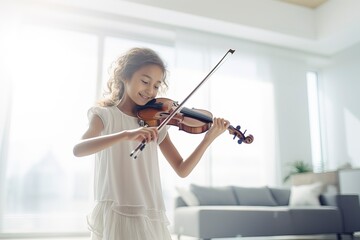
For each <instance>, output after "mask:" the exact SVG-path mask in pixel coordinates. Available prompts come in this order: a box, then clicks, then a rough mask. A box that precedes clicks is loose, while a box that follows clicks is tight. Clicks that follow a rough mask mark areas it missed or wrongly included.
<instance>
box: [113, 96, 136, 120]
mask: <svg viewBox="0 0 360 240" xmlns="http://www.w3.org/2000/svg"><path fill="white" fill-rule="evenodd" d="M116 107H117V108H118V109H119V110H120V111H122V112H123V113H125V114H126V115H129V116H133V117H136V116H137V111H136V104H135V103H134V102H133V101H130V100H126V99H125V97H124V98H122V99H121V100H120V102H119V104H118V105H117V106H116Z"/></svg>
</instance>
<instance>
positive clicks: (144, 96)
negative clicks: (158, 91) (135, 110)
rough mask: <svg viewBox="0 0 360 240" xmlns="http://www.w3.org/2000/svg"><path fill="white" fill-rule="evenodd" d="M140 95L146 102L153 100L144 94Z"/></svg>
mask: <svg viewBox="0 0 360 240" xmlns="http://www.w3.org/2000/svg"><path fill="white" fill-rule="evenodd" d="M139 95H140V97H141V98H142V99H144V100H146V101H149V100H150V99H151V97H148V96H146V95H143V94H141V93H139Z"/></svg>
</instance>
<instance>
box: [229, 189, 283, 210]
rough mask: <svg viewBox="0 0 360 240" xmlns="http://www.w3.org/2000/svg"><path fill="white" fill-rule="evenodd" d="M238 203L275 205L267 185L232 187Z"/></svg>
mask: <svg viewBox="0 0 360 240" xmlns="http://www.w3.org/2000/svg"><path fill="white" fill-rule="evenodd" d="M233 189H234V192H235V196H236V199H237V201H238V204H239V205H247V206H277V202H276V201H275V199H274V197H273V196H272V194H271V192H270V190H269V188H268V187H254V188H250V187H235V186H234V187H233Z"/></svg>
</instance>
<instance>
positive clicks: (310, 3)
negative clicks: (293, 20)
mask: <svg viewBox="0 0 360 240" xmlns="http://www.w3.org/2000/svg"><path fill="white" fill-rule="evenodd" d="M279 1H282V2H287V3H291V4H296V5H300V6H303V7H307V8H312V9H315V8H317V7H319V6H321V5H322V4H324V3H325V2H327V1H328V0H279Z"/></svg>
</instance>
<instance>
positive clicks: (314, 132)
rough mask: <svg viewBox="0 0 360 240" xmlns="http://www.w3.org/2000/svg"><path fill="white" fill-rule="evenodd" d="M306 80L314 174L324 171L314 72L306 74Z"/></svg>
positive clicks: (316, 84)
mask: <svg viewBox="0 0 360 240" xmlns="http://www.w3.org/2000/svg"><path fill="white" fill-rule="evenodd" d="M306 78H307V87H308V99H309V102H308V104H309V118H310V119H309V120H310V135H311V136H310V137H311V152H312V163H313V169H314V171H315V172H323V171H324V170H325V166H324V165H325V164H324V161H323V157H322V150H321V131H320V112H319V96H318V78H317V74H316V73H315V72H308V73H307V75H306Z"/></svg>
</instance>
